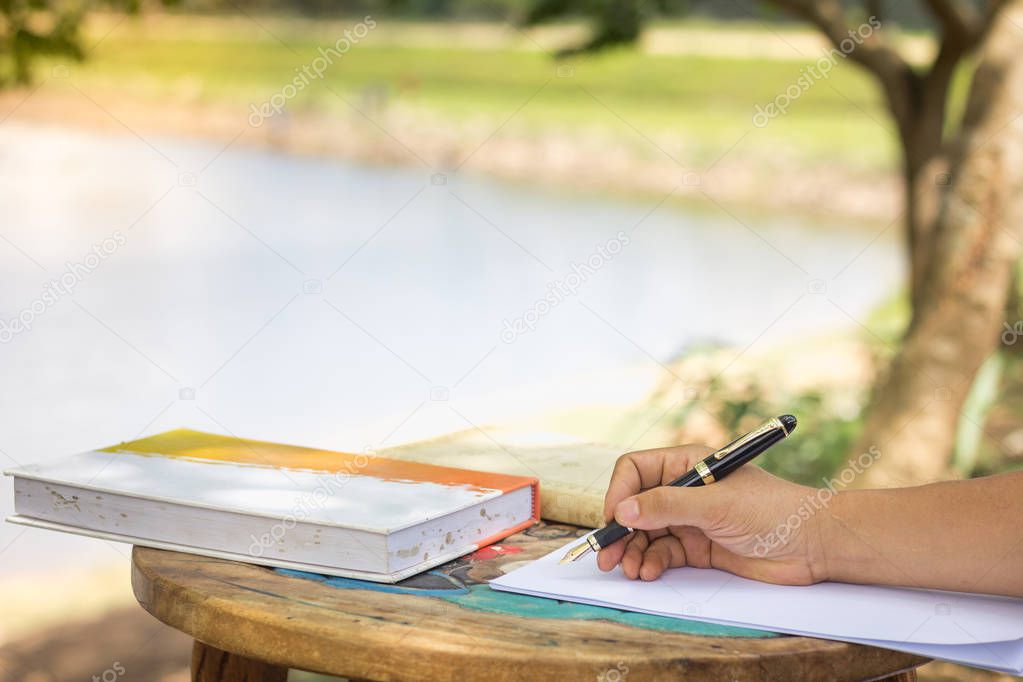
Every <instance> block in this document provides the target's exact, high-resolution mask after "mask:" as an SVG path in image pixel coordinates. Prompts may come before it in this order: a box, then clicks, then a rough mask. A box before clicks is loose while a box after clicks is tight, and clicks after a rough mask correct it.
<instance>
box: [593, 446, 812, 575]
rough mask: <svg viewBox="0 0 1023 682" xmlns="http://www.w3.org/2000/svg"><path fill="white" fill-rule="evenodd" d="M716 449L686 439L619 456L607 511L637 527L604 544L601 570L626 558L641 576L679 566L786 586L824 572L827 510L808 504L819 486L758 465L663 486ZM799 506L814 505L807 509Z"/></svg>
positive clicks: (625, 565)
mask: <svg viewBox="0 0 1023 682" xmlns="http://www.w3.org/2000/svg"><path fill="white" fill-rule="evenodd" d="M711 452H712V450H711V449H710V448H707V447H703V446H699V445H683V446H680V447H674V448H661V449H657V450H644V451H641V452H632V453H629V454H627V455H623V456H622V457H621V458H619V460H618V462H617V464H616V465H615V470H614V473H613V474H612V475H611V485H610V486H609V487H608V490H607V495H606V497H605V498H604V518H605V519H607V520H608V521H610V520H611V519H612V518H614V519H616V520H617V521H618V523H620V524H622V525H623V526H627V527H629V528H634V529H636V530H635V532H634V533H632V534H631V535H629V536H627V537H625V538H623V539H621V540H619V541H618V542H616V543H614V544H612V545H610V546H608V547H605V548H604V549H602V550H601V551H600V553H599V554H598V556H597V565H598V566H599V567H600V569H601V570H603V571H610V570H611V569H613V568H614V567H615V566H617V565H618V564H621V566H622V572H623V573H625V575H626V576H628V577H629V578H632V579H636V578H642V579H643V580H655V579H657V578H658V577H659V576H660V575H661V574H662V573H664V571H665V569H668V568H678V567H680V566H695V567H698V568H710V567H713V568H720V569H723V570H726V571H729V572H731V573H735V574H737V575H740V576H743V577H747V578H753V579H756V580H762V581H765V582H772V583H781V584H786V585H807V584H810V583H814V582H819V581H821V580H824V579H826V577H827V576H826V564H825V561H824V554H823V552H822V551H821V543H820V533H819V524H820V522H821V520H820V519H818V518H817V514H819V513H823V510H821V511H817V509H816V507H815V506H813V505H812V504H811V503H810V498H811V497H812V496H813V495H814V494H815V493H816V492H817V491H816V490H815V489H813V488H807V487H805V486H801V485H797V484H795V483H790V482H788V481H784V480H782V479H780V478H777V477H775V476H772V475H771V474H769V473H767V472H766V471H764V470H762V469H760V468H758V467H756V466H752V465H747V466H744V467H741V468H740V469H738V470H737V471H735V472H734V473H733V474H731V475H730V476H729V477H728V478H726V479H724V480H722V481H718V482H717V483H714V484H713V485H709V486H699V487H694V488H670V487H663V486H664V484H666V483H668V482H670V481H672V480H674V479H675V478H678V477H679V476H680V475H682V474H684V473H685V472H686V471H688V470H690V469H692V468H693V466H694V465H695V464H696V463H697V462H698V461H700V460H701V459H703V458H704V457H706V456H707V455H708V454H710V453H711ZM644 491H645V492H644ZM801 507H803V508H804V509H806V510H808V512H804V514H803V515H801V514H800V508H801ZM804 516H805V518H804Z"/></svg>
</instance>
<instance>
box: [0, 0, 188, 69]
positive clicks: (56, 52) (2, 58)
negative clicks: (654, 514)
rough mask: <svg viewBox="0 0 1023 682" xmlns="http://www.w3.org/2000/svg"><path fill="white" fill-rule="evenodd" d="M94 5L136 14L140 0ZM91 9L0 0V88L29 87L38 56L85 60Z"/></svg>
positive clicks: (82, 4)
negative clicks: (86, 25) (83, 31)
mask: <svg viewBox="0 0 1023 682" xmlns="http://www.w3.org/2000/svg"><path fill="white" fill-rule="evenodd" d="M161 1H162V2H163V4H165V5H170V4H174V2H175V1H176V0H161ZM97 2H98V3H99V4H102V5H104V6H106V7H109V8H111V9H117V10H121V11H123V12H128V13H134V12H137V11H138V10H139V0H97ZM94 7H95V5H94V4H90V2H89V0H80V1H79V0H0V87H2V86H5V85H9V84H11V83H16V84H18V85H28V84H29V83H31V82H32V64H33V62H34V61H35V60H36V59H37V58H38V57H41V56H56V57H63V58H66V59H71V60H74V61H81V60H82V59H84V57H85V50H84V48H83V47H82V35H81V25H82V21H83V20H84V19H85V17H86V14H87V13H88V12H89V10H91V9H93V8H94Z"/></svg>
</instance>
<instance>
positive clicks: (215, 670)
mask: <svg viewBox="0 0 1023 682" xmlns="http://www.w3.org/2000/svg"><path fill="white" fill-rule="evenodd" d="M192 682H288V669H287V668H281V667H279V666H275V665H272V664H270V663H264V662H263V661H256V660H253V659H251V658H244V657H243V656H238V655H237V654H229V653H227V652H226V651H221V650H220V649H217V648H215V647H211V646H209V645H208V644H203V643H202V642H200V641H198V640H196V642H195V646H194V647H192Z"/></svg>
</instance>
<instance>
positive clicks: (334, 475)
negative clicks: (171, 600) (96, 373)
mask: <svg viewBox="0 0 1023 682" xmlns="http://www.w3.org/2000/svg"><path fill="white" fill-rule="evenodd" d="M4 473H5V474H7V475H9V476H12V477H13V479H14V506H15V512H16V515H15V516H12V517H10V518H9V519H8V521H11V522H13V523H21V524H24V525H31V526H36V527H41V528H47V529H51V530H60V531H65V532H71V533H77V534H80V535H89V536H93V537H101V538H105V539H110V540H120V541H123V542H130V543H132V544H138V545H144V546H149V547H157V548H161V549H175V550H178V551H185V552H191V553H195V554H204V555H208V556H215V557H221V558H229V559H237V560H239V561H247V562H250V563H257V564H265V565H270V566H281V567H286V568H298V569H301V570H308V571H315V572H319V573H325V574H329V575H339V576H345V577H354V578H360V579H366V580H374V581H378V582H395V581H397V580H401V579H402V578H405V577H408V576H409V575H413V574H415V573H418V572H420V571H423V570H426V569H428V568H431V567H433V566H436V565H438V564H441V563H444V562H445V561H448V560H450V559H452V558H455V557H457V556H461V555H462V554H466V553H468V552H472V551H474V550H476V549H478V548H479V547H482V546H484V545H487V544H490V543H492V542H496V541H497V540H500V539H502V538H504V537H507V536H508V535H511V534H512V533H515V532H517V531H519V530H522V529H523V528H526V527H528V526H529V525H531V524H532V523H534V522H535V521H536V520H538V518H539V493H538V483H537V481H536V479H533V478H527V477H522V476H509V475H504V474H489V473H485V472H477V471H467V470H462V469H454V468H450V467H439V466H433V465H429V464H422V463H418V462H406V461H398V460H391V459H385V458H381V457H376V456H372V455H353V454H347V453H340V452H329V451H325V450H314V449H310V448H301V447H295V446H288V445H279V444H275V443H266V442H260V441H249V440H242V439H237V438H228V437H224V436H218V435H214V434H206V433H200V432H197V431H188V430H177V431H169V432H167V433H163V434H158V435H156V436H152V437H150V438H145V439H142V440H138V441H133V442H129V443H122V444H120V445H116V446H113V447H109V448H104V449H102V450H93V451H90V452H85V453H81V454H78V455H72V456H70V457H66V458H63V459H59V460H56V461H53V462H46V463H43V464H36V465H30V466H24V467H20V468H16V469H11V470H9V471H6V472H4Z"/></svg>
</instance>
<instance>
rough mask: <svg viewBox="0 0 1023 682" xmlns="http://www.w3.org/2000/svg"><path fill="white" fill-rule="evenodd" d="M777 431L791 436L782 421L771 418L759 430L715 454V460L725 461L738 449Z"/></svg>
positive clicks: (737, 439)
mask: <svg viewBox="0 0 1023 682" xmlns="http://www.w3.org/2000/svg"><path fill="white" fill-rule="evenodd" d="M775 429H781V430H782V433H784V434H785V435H786V436H788V435H789V432H788V431H787V430H785V425H784V424H783V423H782V421H781V420H780V419H778V418H777V417H771V418H770V419H768V420H767V421H766V422H764V423H763V424H762V425H761V426H760V427H759V428H757V429H755V430H753V431H750V432H749V433H747V434H746V435H745V436H743V437H741V438H736V439H735V440H733V441H732V442H731V443H729V444H728V445H726V446H725V447H723V448H721V449H720V450H718V451H717V452H715V453H714V459H724V458H725V455H728V454H729V453H732V452H734V451H735V450H736V449H737V448H739V447H741V446H743V445H745V444H746V443H748V442H750V441H751V440H753V439H754V438H759V437H760V436H762V435H764V434H765V433H767V432H768V431H774V430H775Z"/></svg>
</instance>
